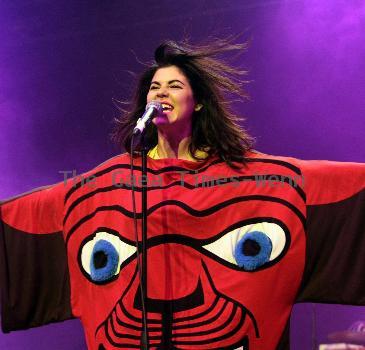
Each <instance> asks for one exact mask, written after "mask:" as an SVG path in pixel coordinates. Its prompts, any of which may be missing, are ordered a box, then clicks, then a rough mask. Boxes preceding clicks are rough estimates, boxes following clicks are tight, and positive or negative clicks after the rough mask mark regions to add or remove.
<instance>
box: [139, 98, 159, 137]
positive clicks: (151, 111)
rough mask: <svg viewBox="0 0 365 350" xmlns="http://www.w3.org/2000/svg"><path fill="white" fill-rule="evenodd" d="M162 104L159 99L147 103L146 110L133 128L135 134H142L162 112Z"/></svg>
mask: <svg viewBox="0 0 365 350" xmlns="http://www.w3.org/2000/svg"><path fill="white" fill-rule="evenodd" d="M162 111H163V108H162V104H161V103H160V102H158V101H151V102H149V103H147V106H146V110H145V112H144V113H143V115H142V117H141V118H139V119H138V120H137V124H136V126H135V128H134V129H133V135H138V134H142V132H143V131H144V129H145V128H146V126H147V125H148V124H149V123H150V122H151V120H152V119H153V118H154V117H155V116H156V115H158V114H160V113H162Z"/></svg>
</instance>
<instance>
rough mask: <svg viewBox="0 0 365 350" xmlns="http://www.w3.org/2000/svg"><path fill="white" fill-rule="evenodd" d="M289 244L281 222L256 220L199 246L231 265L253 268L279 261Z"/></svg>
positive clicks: (288, 236)
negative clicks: (256, 221)
mask: <svg viewBox="0 0 365 350" xmlns="http://www.w3.org/2000/svg"><path fill="white" fill-rule="evenodd" d="M289 244H290V235H289V231H288V230H287V228H286V227H285V226H284V225H283V224H282V223H280V225H279V224H277V223H273V222H258V223H255V224H250V225H245V226H242V227H239V228H237V229H234V230H232V231H230V232H228V233H226V234H224V235H223V236H222V237H220V238H219V239H217V240H215V241H214V242H212V243H210V244H207V245H205V246H203V248H204V249H206V250H207V251H209V252H210V253H212V254H214V256H216V257H217V258H218V259H221V260H222V262H225V263H228V264H229V265H230V266H232V267H235V268H238V269H240V270H244V271H255V270H258V269H262V268H265V267H268V266H271V265H272V264H274V263H275V262H277V261H279V260H280V259H281V258H282V257H283V256H284V254H285V253H286V251H287V249H288V247H289Z"/></svg>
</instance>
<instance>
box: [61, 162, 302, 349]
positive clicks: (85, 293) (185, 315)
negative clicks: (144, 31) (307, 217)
mask: <svg viewBox="0 0 365 350" xmlns="http://www.w3.org/2000/svg"><path fill="white" fill-rule="evenodd" d="M176 161H177V162H180V163H179V165H178V166H161V164H164V163H161V162H160V163H158V161H151V160H150V161H149V162H150V164H149V172H148V181H147V183H148V187H149V191H148V196H149V198H148V208H149V209H148V220H149V221H148V242H147V251H148V254H147V256H148V300H147V311H148V322H147V323H148V330H149V342H150V347H151V349H194V350H200V349H201V350H203V349H249V348H250V349H256V348H257V346H259V347H260V344H261V345H262V343H260V340H261V338H262V337H263V336H264V337H265V346H263V347H262V349H269V348H270V349H271V348H274V347H275V345H276V344H277V342H278V339H279V338H280V334H281V333H282V330H283V328H284V326H285V323H286V320H287V318H288V315H289V314H290V309H291V305H292V302H293V300H294V297H295V292H296V290H297V288H298V285H299V283H300V277H301V273H302V270H303V264H304V227H303V222H304V219H303V216H302V210H303V208H304V200H303V193H302V192H301V189H300V186H293V185H292V184H290V183H289V181H286V183H284V184H277V186H271V185H269V184H268V183H266V184H265V183H260V181H258V178H257V174H259V170H258V169H252V170H251V171H249V172H248V171H247V170H245V169H242V170H232V169H229V168H228V167H227V166H226V165H224V163H222V162H221V161H218V160H215V161H213V162H210V163H209V162H208V163H209V164H208V163H206V164H205V165H202V164H197V163H194V162H189V161H179V160H176ZM151 162H152V163H151ZM260 166H261V165H260ZM265 166H266V173H278V172H279V171H280V172H281V173H282V174H283V175H284V176H292V177H293V176H294V175H295V174H293V170H292V169H289V168H286V167H285V166H282V165H277V164H266V165H265ZM128 168H129V164H128V162H126V163H125V164H118V165H117V166H114V167H113V166H111V167H108V168H105V169H103V170H101V171H99V172H98V173H96V174H95V175H96V177H97V181H95V184H94V186H86V185H84V186H81V185H78V186H76V187H75V188H72V189H71V190H70V191H69V192H68V194H67V196H66V216H65V232H66V243H67V249H68V255H69V269H70V273H71V275H72V278H71V290H72V298H71V299H72V302H73V312H74V314H75V315H76V316H80V317H81V320H82V322H83V324H84V327H85V329H86V334H87V338H90V337H95V343H96V344H97V345H96V346H97V347H95V349H133V348H135V349H138V348H140V338H141V330H142V312H141V302H140V290H139V278H138V274H137V265H136V244H135V241H134V231H133V219H132V217H133V216H132V204H131V193H130V186H129V184H130V180H129V181H128V178H129V171H128ZM269 168H270V169H269ZM139 171H140V168H139V167H138V166H137V171H136V179H137V180H136V181H137V190H138V191H137V193H136V201H137V212H138V214H137V218H138V219H140V218H141V213H140V206H139V203H140V184H139V183H138V181H139V180H138V179H139V178H138V176H139V175H138V174H139ZM182 172H184V173H182ZM218 179H223V180H218ZM111 184H113V185H111ZM115 184H116V185H115ZM138 230H139V233H140V232H141V226H140V220H138ZM293 242H295V245H293ZM88 330H89V331H88ZM266 346H268V347H266ZM93 348H94V347H93Z"/></svg>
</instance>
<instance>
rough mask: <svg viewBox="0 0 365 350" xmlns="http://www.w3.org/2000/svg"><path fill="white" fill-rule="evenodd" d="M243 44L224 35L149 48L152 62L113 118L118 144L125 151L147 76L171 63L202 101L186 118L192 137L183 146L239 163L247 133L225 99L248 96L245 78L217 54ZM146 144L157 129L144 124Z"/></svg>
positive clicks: (147, 84) (148, 80)
mask: <svg viewBox="0 0 365 350" xmlns="http://www.w3.org/2000/svg"><path fill="white" fill-rule="evenodd" d="M246 48H247V43H245V44H234V43H232V41H231V40H229V39H224V40H223V39H221V40H218V41H215V42H214V43H212V44H209V45H204V46H203V45H200V46H193V45H190V44H187V43H182V44H178V43H176V42H174V41H166V42H164V43H162V44H161V45H160V46H158V47H157V49H156V50H155V54H154V58H155V61H154V62H152V63H151V64H149V65H148V66H147V68H146V69H145V71H144V72H143V73H142V74H141V76H140V78H139V82H138V84H137V87H136V90H135V93H134V97H133V100H132V102H131V106H130V107H131V108H130V109H129V110H125V109H122V108H121V112H122V113H121V116H120V117H119V118H117V119H116V127H115V129H114V132H113V134H112V138H113V139H114V141H116V143H117V144H118V145H120V146H121V147H123V146H124V148H125V149H126V150H127V151H130V146H131V138H132V132H133V128H134V127H135V125H136V122H137V119H138V118H139V117H140V116H141V115H142V114H143V113H144V110H145V106H146V98H147V94H148V91H149V88H150V84H151V80H152V78H153V76H154V74H155V72H156V71H157V70H158V69H159V68H163V67H169V66H177V67H178V68H179V69H180V70H181V71H182V73H183V74H184V75H185V76H186V77H187V79H188V81H189V83H190V85H191V88H192V91H193V94H194V98H195V101H196V102H197V103H199V104H202V105H203V107H202V108H201V109H200V110H199V111H195V112H194V114H193V119H192V137H191V143H190V145H189V151H190V153H191V155H192V156H193V157H194V158H195V159H196V160H200V159H199V158H198V157H197V156H196V155H195V152H196V151H197V150H201V151H205V152H208V154H209V156H211V155H218V156H219V157H220V158H221V159H222V160H224V161H225V162H226V163H227V164H228V165H229V166H231V167H232V166H233V167H236V166H235V165H234V164H233V162H238V163H241V164H242V163H244V162H245V153H246V151H248V150H250V149H251V147H252V144H253V138H252V137H251V136H249V135H248V134H247V132H246V131H245V130H244V129H243V128H242V127H241V126H240V124H239V122H240V121H242V120H243V119H242V118H241V117H240V116H238V115H236V114H235V113H234V112H232V110H231V108H230V104H231V103H230V102H229V100H228V99H229V98H232V96H238V97H239V99H240V100H243V99H245V98H248V94H247V93H246V91H245V90H244V89H243V85H244V84H245V83H246V82H247V81H244V80H242V76H244V75H246V74H247V71H244V70H239V69H236V68H234V67H232V66H230V65H229V64H227V63H225V62H224V61H222V60H221V59H219V58H217V56H218V55H219V54H223V53H226V52H234V51H236V52H242V51H244V50H245V49H246ZM145 137H146V139H147V142H148V145H149V146H150V147H151V148H152V147H154V146H155V145H157V142H158V137H157V128H156V126H155V125H154V124H152V123H151V124H150V126H149V127H148V128H147V131H146V136H145Z"/></svg>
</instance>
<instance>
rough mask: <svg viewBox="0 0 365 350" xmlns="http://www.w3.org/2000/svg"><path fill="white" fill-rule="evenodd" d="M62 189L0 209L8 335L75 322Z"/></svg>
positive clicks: (1, 284) (0, 270) (0, 277)
mask: <svg viewBox="0 0 365 350" xmlns="http://www.w3.org/2000/svg"><path fill="white" fill-rule="evenodd" d="M62 185H63V184H61V185H55V186H50V187H47V188H40V189H37V190H35V191H33V192H31V193H27V194H24V195H21V196H18V197H16V198H14V199H11V200H8V201H4V202H2V203H0V290H1V319H2V330H3V332H10V331H13V330H18V329H26V328H30V327H35V326H40V325H44V324H47V323H51V322H57V321H63V320H65V319H69V318H72V314H71V307H70V283H69V274H68V267H67V255H66V250H65V244H64V240H63V234H62V216H63V189H62Z"/></svg>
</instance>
